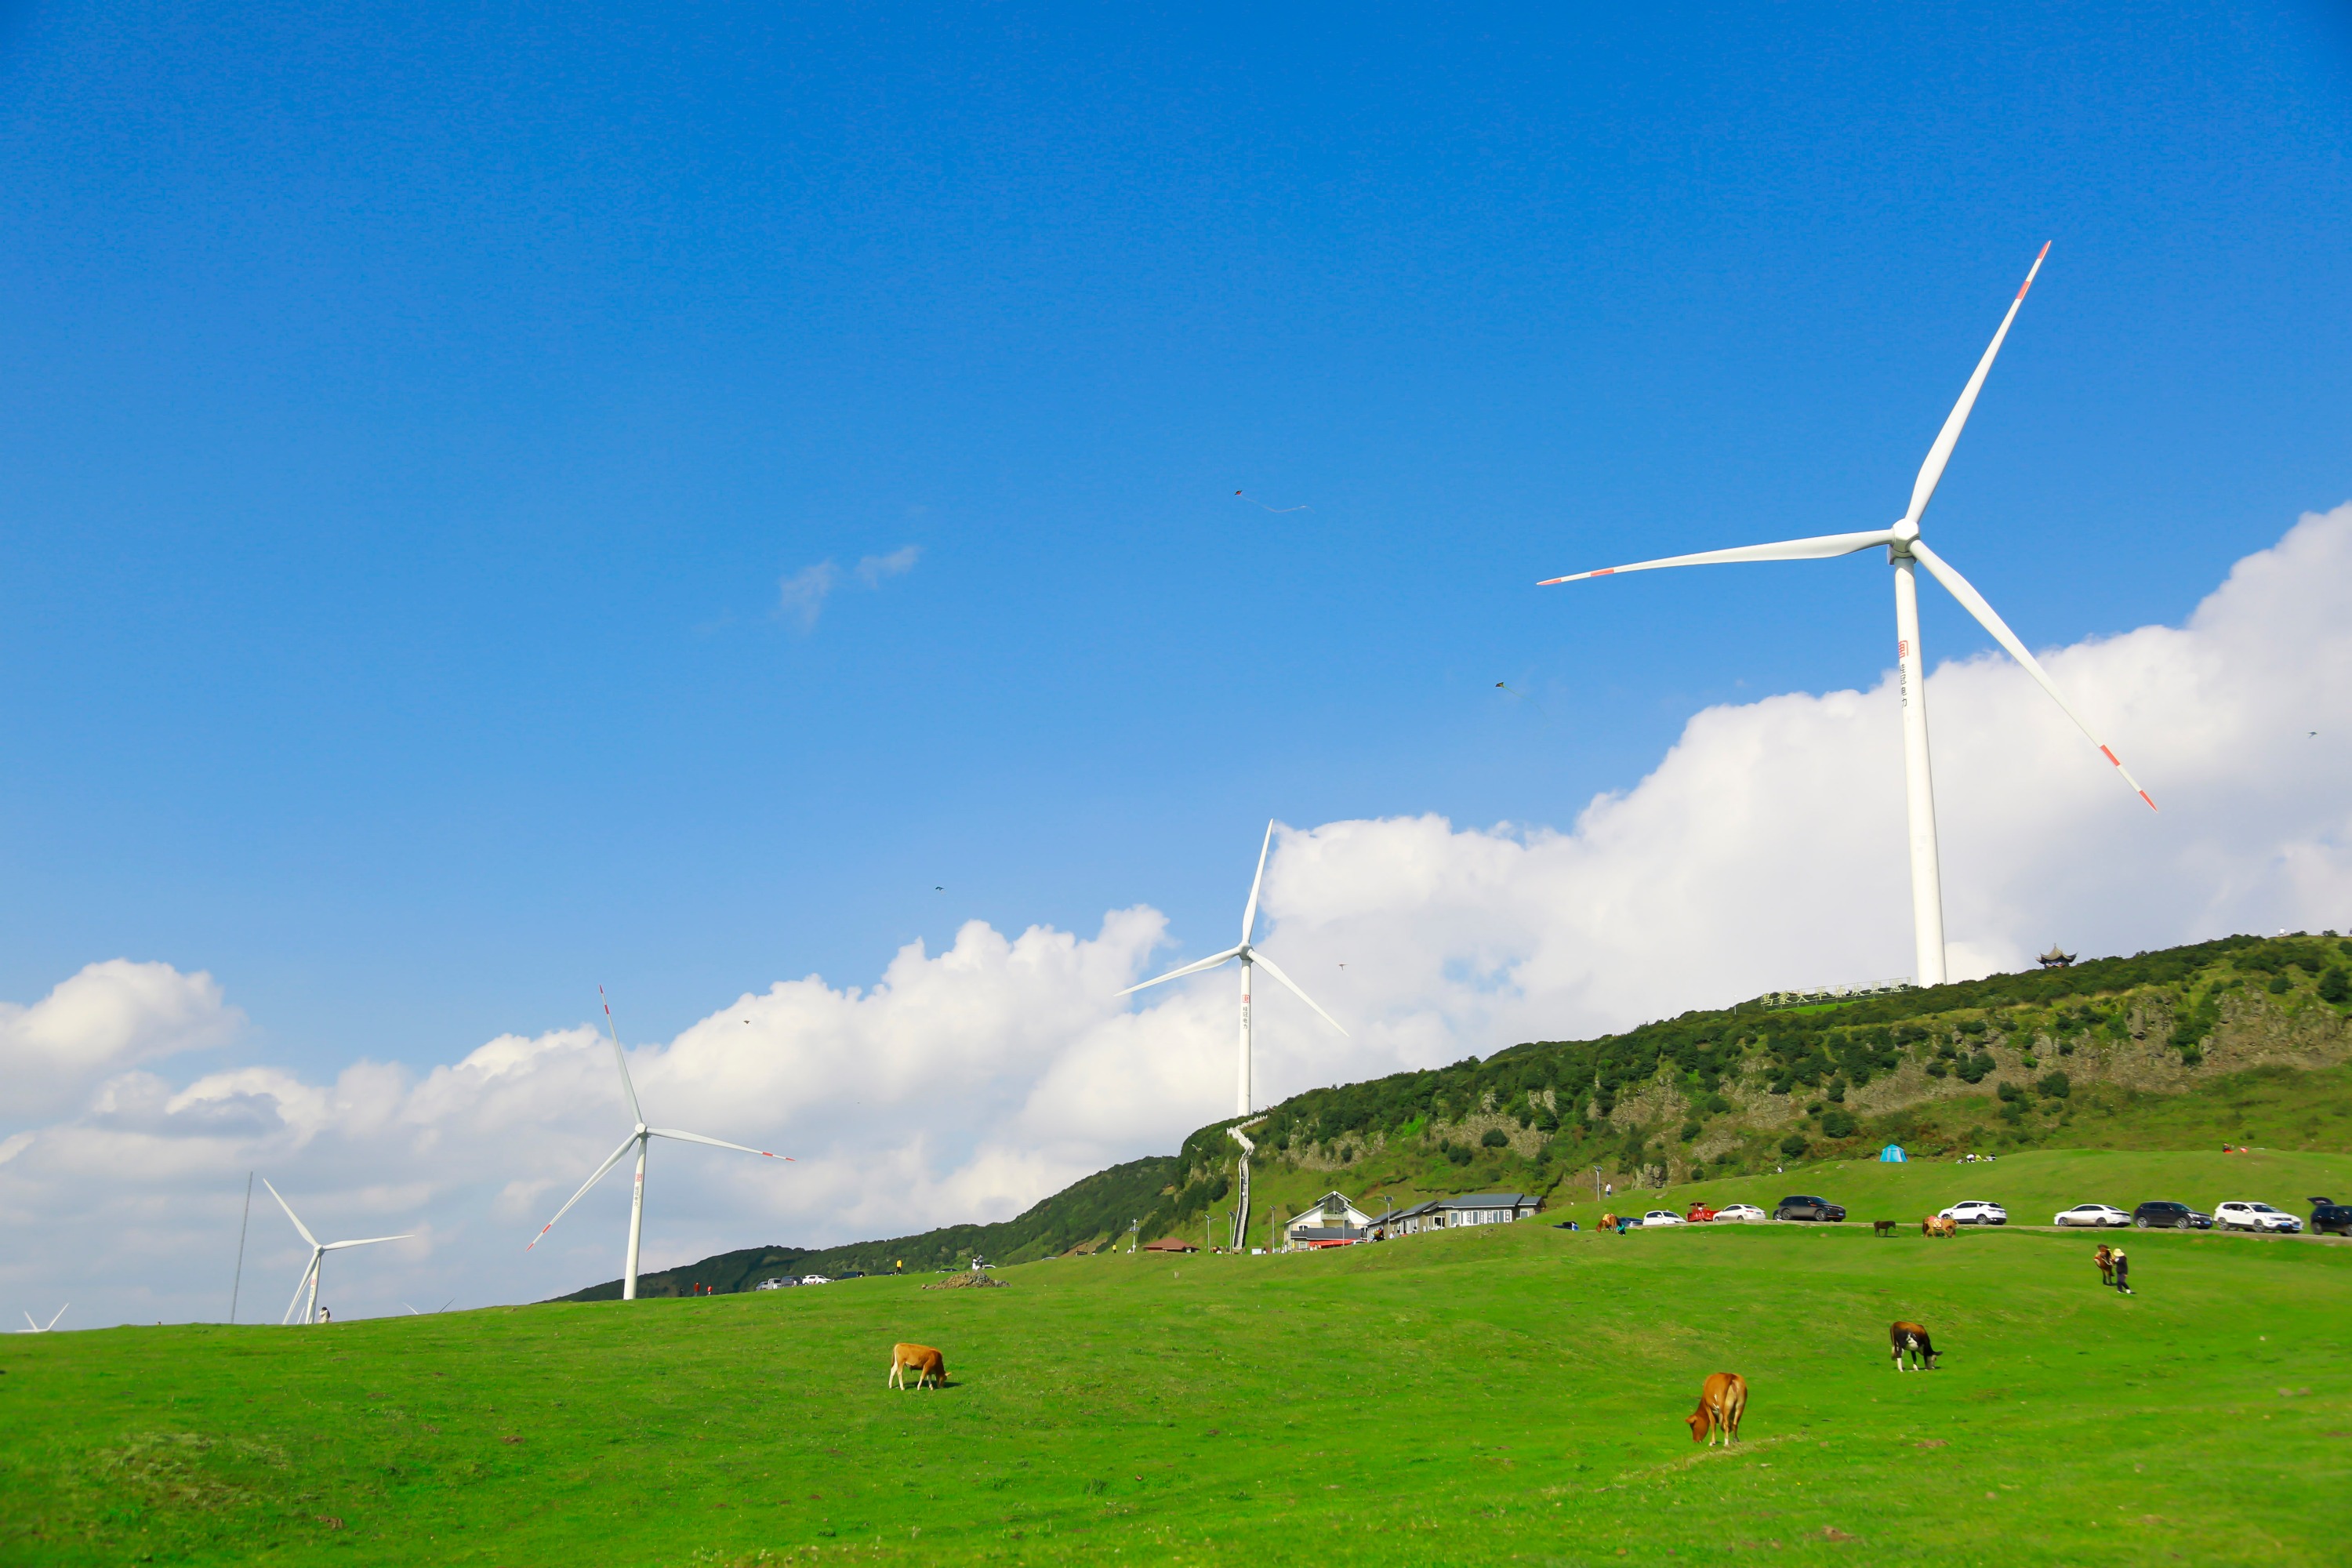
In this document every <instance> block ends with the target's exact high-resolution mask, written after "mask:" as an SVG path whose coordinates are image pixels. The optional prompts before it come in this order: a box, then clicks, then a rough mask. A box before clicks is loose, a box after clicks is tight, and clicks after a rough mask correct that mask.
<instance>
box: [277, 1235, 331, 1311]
mask: <svg viewBox="0 0 2352 1568" xmlns="http://www.w3.org/2000/svg"><path fill="white" fill-rule="evenodd" d="M325 1256H326V1254H325V1253H324V1252H323V1251H321V1250H320V1247H319V1246H318V1244H317V1243H315V1242H314V1243H312V1244H311V1247H310V1267H309V1268H305V1269H304V1270H302V1278H301V1279H298V1280H296V1281H295V1282H294V1299H293V1300H291V1301H289V1302H287V1303H286V1315H285V1316H284V1317H282V1318H280V1319H278V1327H279V1328H281V1329H282V1328H284V1327H285V1326H286V1325H287V1324H289V1323H290V1322H292V1321H294V1309H295V1308H297V1307H299V1306H300V1305H301V1304H302V1292H303V1291H305V1290H307V1289H310V1276H311V1275H313V1274H316V1273H317V1272H318V1271H319V1259H320V1258H324V1257H325Z"/></svg>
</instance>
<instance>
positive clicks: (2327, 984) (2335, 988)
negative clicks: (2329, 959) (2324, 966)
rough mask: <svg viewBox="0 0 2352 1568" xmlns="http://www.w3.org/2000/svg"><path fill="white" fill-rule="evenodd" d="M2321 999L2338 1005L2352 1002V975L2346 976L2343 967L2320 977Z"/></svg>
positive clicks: (2338, 967) (2339, 966)
mask: <svg viewBox="0 0 2352 1568" xmlns="http://www.w3.org/2000/svg"><path fill="white" fill-rule="evenodd" d="M2319 999H2320V1000H2321V1001H2322V1002H2334V1003H2336V1004H2338V1005H2341V1004H2343V1003H2345V1002H2352V975H2347V974H2346V973H2344V970H2343V968H2342V966H2341V965H2338V966H2336V967H2335V968H2331V969H2329V970H2328V971H2327V972H2326V973H2324V974H2322V975H2321V976H2320V977H2319Z"/></svg>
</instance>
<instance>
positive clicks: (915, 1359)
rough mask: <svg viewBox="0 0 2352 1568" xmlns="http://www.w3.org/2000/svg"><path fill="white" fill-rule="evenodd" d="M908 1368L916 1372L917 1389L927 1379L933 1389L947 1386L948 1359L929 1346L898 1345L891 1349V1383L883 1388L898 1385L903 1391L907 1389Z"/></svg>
mask: <svg viewBox="0 0 2352 1568" xmlns="http://www.w3.org/2000/svg"><path fill="white" fill-rule="evenodd" d="M908 1367H912V1368H914V1370H915V1386H916V1387H917V1388H920V1387H922V1386H923V1380H924V1379H925V1378H929V1379H930V1383H931V1387H932V1388H934V1389H938V1388H941V1387H944V1386H945V1385H946V1384H947V1381H948V1358H947V1357H945V1356H943V1355H941V1354H940V1352H937V1351H935V1350H933V1349H932V1348H931V1347H930V1346H929V1345H909V1344H897V1345H892V1346H891V1347H890V1379H889V1382H888V1383H885V1384H883V1385H882V1386H883V1387H885V1388H888V1387H889V1386H891V1384H897V1385H898V1387H900V1388H902V1389H903V1388H905V1387H906V1386H907V1369H908Z"/></svg>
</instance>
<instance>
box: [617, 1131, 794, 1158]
mask: <svg viewBox="0 0 2352 1568" xmlns="http://www.w3.org/2000/svg"><path fill="white" fill-rule="evenodd" d="M646 1131H648V1132H650V1133H652V1134H653V1135H654V1136H655V1137H656V1138H680V1139H684V1140H685V1141H686V1142H688V1143H708V1144H709V1145H710V1146H711V1147H712V1148H714V1149H740V1150H741V1151H742V1152H744V1153H746V1154H757V1155H759V1156H760V1158H761V1159H763V1160H782V1161H784V1162H786V1163H790V1162H791V1160H792V1156H791V1155H790V1154H771V1153H769V1152H767V1151H766V1150H765V1149H753V1148H751V1147H749V1146H748V1145H746V1144H742V1143H730V1142H727V1141H726V1140H725V1139H723V1138H705V1137H704V1136H703V1135H702V1134H701V1133H699V1132H680V1131H678V1130H677V1128H675V1127H648V1128H646Z"/></svg>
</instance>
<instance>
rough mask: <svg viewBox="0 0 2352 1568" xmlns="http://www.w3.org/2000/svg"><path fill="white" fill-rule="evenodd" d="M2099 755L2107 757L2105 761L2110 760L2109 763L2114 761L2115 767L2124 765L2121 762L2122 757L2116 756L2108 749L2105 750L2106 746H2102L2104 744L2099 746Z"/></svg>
mask: <svg viewBox="0 0 2352 1568" xmlns="http://www.w3.org/2000/svg"><path fill="white" fill-rule="evenodd" d="M2099 755H2101V756H2103V757H2105V758H2106V759H2107V761H2109V762H2111V763H2115V764H2116V766H2117V767H2122V766H2123V765H2124V763H2123V759H2122V758H2121V757H2118V756H2116V754H2115V753H2114V752H2110V751H2109V750H2107V748H2106V747H2105V746H2104V745H2102V746H2101V747H2100V748H2099Z"/></svg>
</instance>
